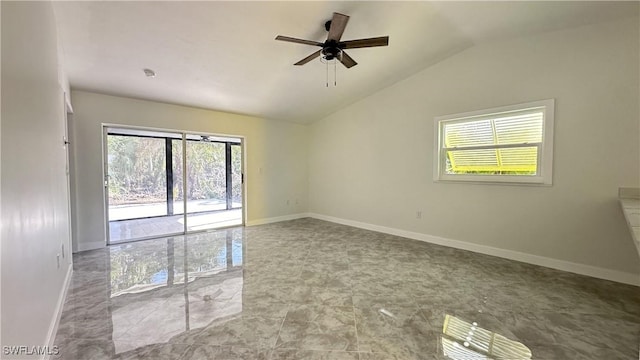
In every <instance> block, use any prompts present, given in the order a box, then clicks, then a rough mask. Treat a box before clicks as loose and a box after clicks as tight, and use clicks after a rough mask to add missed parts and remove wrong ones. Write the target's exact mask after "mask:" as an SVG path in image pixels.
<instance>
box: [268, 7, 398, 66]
mask: <svg viewBox="0 0 640 360" xmlns="http://www.w3.org/2000/svg"><path fill="white" fill-rule="evenodd" d="M348 21H349V17H348V16H347V15H343V14H339V13H333V18H332V19H331V20H329V21H327V22H326V23H325V24H324V27H325V29H326V30H327V31H328V32H329V35H327V40H326V41H325V42H324V43H321V42H317V41H312V40H303V39H296V38H292V37H288V36H282V35H278V36H276V40H280V41H288V42H293V43H297V44H305V45H312V46H319V47H321V49H320V50H318V51H316V52H314V53H313V54H311V55H309V56H307V57H306V58H304V59H302V60H300V61H298V62H297V63H295V64H294V65H304V64H306V63H308V62H309V61H311V60H313V59H315V58H317V57H319V56H322V59H324V60H327V61H330V60H333V59H337V60H338V61H340V62H341V63H342V65H344V66H346V67H347V68H350V67H352V66H355V65H357V64H358V63H357V62H355V60H353V59H352V58H351V56H349V55H347V53H346V52H344V50H345V49H357V48H366V47H374V46H387V45H389V37H388V36H381V37H375V38H367V39H357V40H348V41H340V38H341V37H342V33H343V32H344V29H345V28H346V27H347V22H348Z"/></svg>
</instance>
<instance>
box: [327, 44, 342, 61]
mask: <svg viewBox="0 0 640 360" xmlns="http://www.w3.org/2000/svg"><path fill="white" fill-rule="evenodd" d="M341 51H342V50H340V49H339V48H337V47H335V46H328V47H325V48H322V56H323V57H324V58H325V59H326V60H333V59H335V58H338V57H339V56H340V52H341Z"/></svg>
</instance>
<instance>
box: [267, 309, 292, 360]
mask: <svg viewBox="0 0 640 360" xmlns="http://www.w3.org/2000/svg"><path fill="white" fill-rule="evenodd" d="M290 308H291V303H287V311H286V312H285V313H284V316H283V317H282V322H280V327H279V328H278V333H277V334H276V339H275V341H274V342H273V346H271V350H272V351H273V349H275V348H276V346H277V345H278V340H279V339H280V334H281V333H282V327H283V326H284V322H285V321H286V320H287V315H289V309H290ZM269 357H271V355H269Z"/></svg>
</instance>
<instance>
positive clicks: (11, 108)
mask: <svg viewBox="0 0 640 360" xmlns="http://www.w3.org/2000/svg"><path fill="white" fill-rule="evenodd" d="M0 6H1V8H2V11H1V13H2V31H1V33H2V106H1V107H2V111H1V112H2V135H1V137H2V140H1V141H0V143H1V146H2V150H1V156H2V161H1V164H2V165H1V172H0V173H1V183H2V190H1V193H2V195H1V198H2V233H1V235H2V242H1V248H0V250H1V253H2V254H1V258H2V275H1V277H2V310H1V313H2V315H1V316H2V339H1V343H2V346H5V345H24V346H43V345H46V344H50V343H49V341H51V340H52V333H53V331H54V330H55V324H56V321H57V319H58V314H59V310H60V307H61V301H62V299H63V295H64V290H65V289H66V286H65V279H67V275H68V274H70V272H69V271H70V259H71V256H70V253H69V250H70V249H69V246H67V247H66V251H67V252H68V253H67V254H65V258H62V257H61V258H60V267H58V265H57V260H56V257H57V255H58V254H60V255H62V253H61V247H62V245H63V244H67V245H68V241H69V227H68V221H69V219H68V203H67V182H66V181H67V180H66V175H65V150H64V147H63V144H62V136H63V134H64V117H63V114H64V108H63V90H62V87H61V86H63V85H62V84H64V83H65V80H64V79H63V78H60V77H59V76H62V73H60V74H59V72H58V58H57V55H58V54H57V51H58V50H57V49H58V44H57V40H56V26H55V21H54V15H53V9H52V6H51V3H49V2H4V1H3V2H2V3H1V5H0ZM4 358H14V357H11V356H6V357H4V356H3V359H4ZM31 358H33V357H31Z"/></svg>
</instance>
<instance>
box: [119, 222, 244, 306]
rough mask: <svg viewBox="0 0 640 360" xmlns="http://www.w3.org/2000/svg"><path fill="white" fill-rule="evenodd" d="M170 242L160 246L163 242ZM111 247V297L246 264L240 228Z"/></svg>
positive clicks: (181, 281)
mask: <svg viewBox="0 0 640 360" xmlns="http://www.w3.org/2000/svg"><path fill="white" fill-rule="evenodd" d="M161 242H162V243H165V244H166V246H163V247H160V246H159V245H160V243H161ZM137 245H138V246H136V251H135V252H132V250H131V249H130V248H127V247H126V245H119V246H113V247H111V248H110V256H111V291H112V293H111V297H116V296H119V295H122V294H130V293H140V292H146V291H149V290H153V289H156V288H159V287H164V286H173V285H179V284H184V282H185V278H186V279H187V282H192V281H194V280H195V279H198V278H201V277H207V276H211V275H216V274H218V273H221V272H225V271H232V270H234V269H237V268H238V267H239V266H241V265H242V233H241V232H240V230H228V231H222V232H213V233H203V234H191V235H187V236H186V237H185V236H179V237H171V238H167V239H158V240H152V241H150V242H149V245H148V247H144V246H141V245H140V243H138V244H137Z"/></svg>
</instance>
